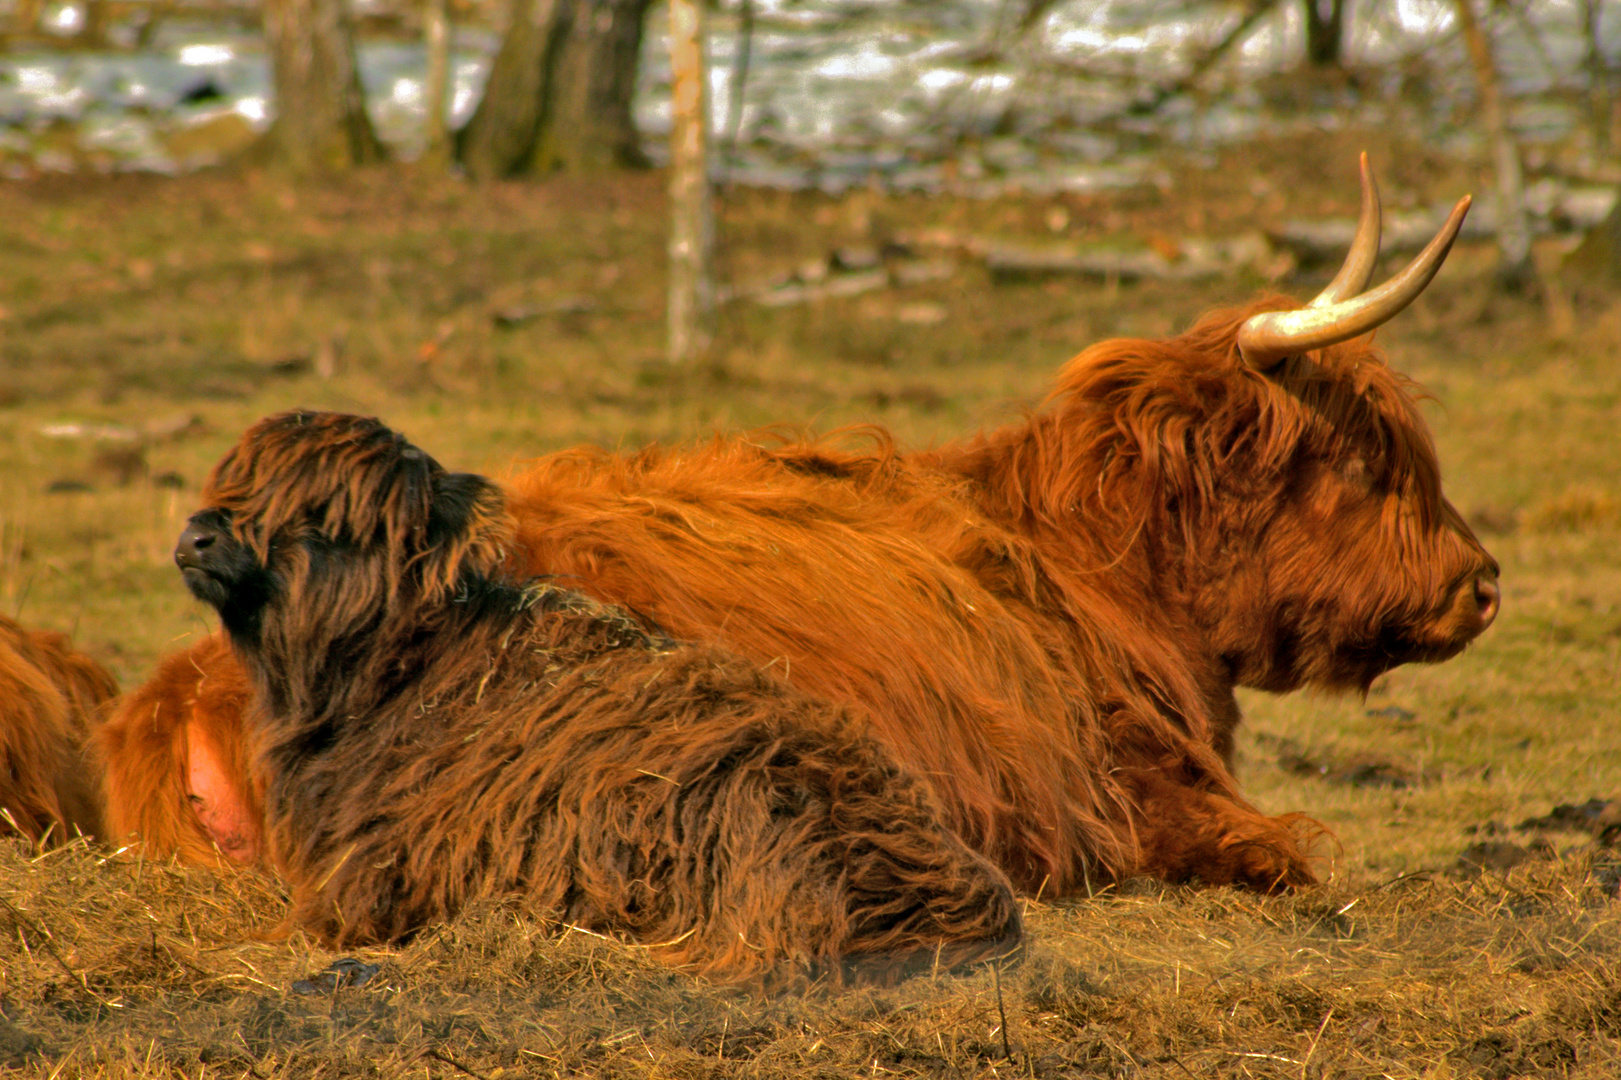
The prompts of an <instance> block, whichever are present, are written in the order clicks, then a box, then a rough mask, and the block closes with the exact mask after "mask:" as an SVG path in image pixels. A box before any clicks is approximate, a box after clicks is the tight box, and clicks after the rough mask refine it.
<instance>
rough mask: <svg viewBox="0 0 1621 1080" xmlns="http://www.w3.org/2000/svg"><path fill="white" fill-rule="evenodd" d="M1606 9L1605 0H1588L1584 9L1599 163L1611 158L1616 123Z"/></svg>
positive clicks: (1591, 110)
mask: <svg viewBox="0 0 1621 1080" xmlns="http://www.w3.org/2000/svg"><path fill="white" fill-rule="evenodd" d="M1603 7H1604V4H1603V0H1586V4H1585V5H1584V7H1583V9H1582V29H1583V31H1584V36H1585V37H1586V38H1587V55H1586V56H1585V57H1584V58H1583V65H1582V66H1584V67H1585V68H1587V104H1588V117H1589V121H1588V122H1589V123H1590V124H1591V125H1592V129H1593V157H1594V158H1596V159H1597V160H1599V161H1603V160H1604V159H1605V158H1607V157H1609V156H1610V143H1611V139H1610V124H1611V122H1612V120H1613V116H1612V114H1611V109H1612V107H1611V104H1610V65H1609V61H1607V60H1606V59H1605V58H1604V45H1603V41H1604V39H1603V38H1602V37H1600V35H1599V22H1600V20H1601V19H1602V18H1603Z"/></svg>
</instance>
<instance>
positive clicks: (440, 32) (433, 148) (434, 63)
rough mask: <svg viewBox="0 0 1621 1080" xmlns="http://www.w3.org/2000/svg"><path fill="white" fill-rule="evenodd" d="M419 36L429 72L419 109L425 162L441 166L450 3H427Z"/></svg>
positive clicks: (446, 146) (446, 133)
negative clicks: (424, 47)
mask: <svg viewBox="0 0 1621 1080" xmlns="http://www.w3.org/2000/svg"><path fill="white" fill-rule="evenodd" d="M422 36H423V39H424V42H423V43H424V45H425V46H426V51H427V54H428V70H427V73H426V74H425V75H424V76H423V79H422V106H423V112H424V117H425V123H426V132H425V134H426V136H427V138H426V140H425V143H424V146H423V148H422V160H423V161H424V162H427V163H430V164H434V165H438V166H444V165H447V164H449V163H450V123H449V111H450V103H449V101H448V100H446V97H447V94H448V92H449V89H450V3H449V0H427V3H426V6H425V8H424V10H423V13H422Z"/></svg>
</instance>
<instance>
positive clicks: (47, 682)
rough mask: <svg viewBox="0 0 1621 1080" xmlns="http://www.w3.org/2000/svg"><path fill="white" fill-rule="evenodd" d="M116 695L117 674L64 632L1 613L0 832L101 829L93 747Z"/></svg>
mask: <svg viewBox="0 0 1621 1080" xmlns="http://www.w3.org/2000/svg"><path fill="white" fill-rule="evenodd" d="M116 693H118V683H117V682H116V681H115V680H114V679H113V677H112V675H111V674H109V673H108V672H107V670H106V669H105V668H103V667H102V666H101V665H100V664H98V663H96V662H95V661H94V660H92V659H90V657H88V656H86V655H84V654H83V653H81V652H79V651H77V650H75V649H74V648H73V646H72V645H71V644H70V643H69V642H68V639H67V637H66V635H63V634H58V633H53V632H51V631H47V630H28V629H25V628H24V627H22V626H20V625H18V624H17V623H16V622H14V621H12V620H11V619H8V618H6V617H5V616H0V810H3V811H4V813H3V814H0V836H4V835H6V834H8V833H10V834H13V835H15V834H16V833H18V832H20V833H21V834H22V835H23V836H25V837H27V838H28V839H29V840H32V841H35V842H39V841H42V840H49V841H56V842H60V841H62V840H65V839H69V838H71V837H73V836H75V835H79V834H81V833H82V834H84V835H86V836H99V835H102V833H103V832H104V829H103V827H102V816H101V788H100V785H99V784H98V783H97V770H96V769H95V768H94V767H93V764H92V760H91V757H90V755H89V753H88V751H87V746H88V740H89V738H90V732H91V731H92V729H93V728H94V727H95V726H96V724H97V722H98V710H99V709H100V708H101V706H102V705H103V704H104V703H105V702H107V701H109V700H110V699H111V698H112V697H113V695H115V694H116ZM239 723H240V721H239ZM168 765H169V763H168V762H165V766H166V767H167V766H168ZM166 809H167V810H168V813H169V815H170V816H173V814H174V811H173V808H172V807H167V806H166Z"/></svg>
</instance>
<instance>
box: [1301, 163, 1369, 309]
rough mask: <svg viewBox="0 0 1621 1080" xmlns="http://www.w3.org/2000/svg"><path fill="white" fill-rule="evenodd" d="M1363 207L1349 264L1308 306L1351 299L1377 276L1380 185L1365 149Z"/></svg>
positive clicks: (1321, 305)
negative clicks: (1374, 272) (1377, 182)
mask: <svg viewBox="0 0 1621 1080" xmlns="http://www.w3.org/2000/svg"><path fill="white" fill-rule="evenodd" d="M1359 164H1360V165H1361V173H1362V208H1361V209H1360V210H1359V211H1358V212H1357V215H1356V235H1355V236H1353V237H1352V238H1351V250H1350V251H1349V252H1347V253H1346V256H1345V265H1343V266H1341V267H1340V272H1339V273H1337V274H1335V275H1334V280H1333V281H1330V282H1329V283H1328V287H1327V288H1325V289H1324V290H1323V291H1322V292H1320V293H1318V294H1317V296H1316V298H1315V299H1313V300H1312V302H1311V303H1309V304H1307V305H1306V306H1307V307H1314V308H1322V307H1328V306H1329V305H1331V304H1337V303H1339V302H1340V301H1341V300H1349V299H1351V297H1353V296H1355V295H1357V294H1358V293H1360V292H1361V291H1362V290H1363V289H1366V288H1367V287H1368V282H1369V281H1370V280H1372V278H1373V264H1374V263H1376V262H1378V261H1379V231H1380V230H1379V225H1380V222H1379V217H1380V214H1379V185H1378V184H1376V183H1375V182H1374V179H1373V170H1372V169H1371V168H1369V167H1368V152H1367V151H1366V150H1364V151H1362V160H1361V161H1360V163H1359Z"/></svg>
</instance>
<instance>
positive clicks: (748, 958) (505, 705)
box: [175, 412, 1022, 981]
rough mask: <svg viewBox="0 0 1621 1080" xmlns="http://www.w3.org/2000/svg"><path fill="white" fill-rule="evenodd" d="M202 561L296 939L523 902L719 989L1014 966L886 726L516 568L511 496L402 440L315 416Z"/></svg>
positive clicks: (198, 546)
mask: <svg viewBox="0 0 1621 1080" xmlns="http://www.w3.org/2000/svg"><path fill="white" fill-rule="evenodd" d="M203 501H204V509H203V510H202V511H200V512H199V513H197V514H195V515H193V517H192V519H191V522H190V524H189V525H188V526H187V528H186V530H185V532H183V533H182V534H181V537H180V541H179V544H178V545H177V547H176V549H175V561H176V562H177V563H178V564H179V566H180V568H181V570H182V572H183V574H184V576H185V581H186V584H187V586H188V587H189V588H190V589H191V590H192V592H193V593H195V594H196V595H197V596H198V597H199V598H201V599H203V600H205V601H207V602H208V603H210V604H212V605H213V606H214V608H215V609H216V610H217V611H218V612H219V614H220V620H221V622H222V623H223V624H224V626H225V629H226V633H227V636H228V637H229V639H230V643H231V648H232V650H233V652H234V654H235V655H236V656H237V657H238V658H239V659H240V660H241V661H242V663H243V666H244V667H245V668H246V669H247V671H248V673H249V676H250V682H251V684H252V687H253V701H252V704H251V705H250V706H249V708H248V710H247V713H246V717H247V719H246V728H247V731H248V736H249V737H248V742H249V744H250V745H251V746H252V748H253V752H252V762H251V769H252V772H253V774H254V776H255V778H256V780H257V781H258V782H259V783H260V784H261V785H262V788H261V789H260V790H262V791H263V807H264V816H263V820H264V824H265V831H264V836H265V841H266V851H267V855H268V858H269V862H270V864H271V865H272V866H273V867H274V868H275V870H276V871H277V872H278V873H280V874H281V875H282V877H283V878H284V879H285V880H286V881H287V883H288V886H289V887H290V889H291V891H292V898H293V918H294V919H295V920H296V921H298V922H299V923H300V924H302V925H304V926H306V927H307V928H309V929H310V930H311V931H313V932H314V933H316V934H318V935H319V936H320V937H321V938H322V939H323V940H324V941H327V942H329V943H331V944H333V945H343V944H357V943H371V942H378V941H397V940H400V939H402V938H406V937H409V936H410V935H411V934H412V933H414V932H415V931H417V930H418V929H420V928H422V927H423V926H425V925H428V924H430V923H433V922H438V921H441V920H443V919H446V918H449V917H450V916H452V915H454V914H455V913H456V912H457V911H458V910H460V909H461V908H462V906H463V905H465V904H466V903H467V902H469V901H470V900H473V899H475V898H480V897H491V896H504V895H515V896H517V897H519V898H521V899H522V900H525V901H527V902H529V903H531V904H533V905H535V906H536V907H537V908H538V909H539V910H540V911H542V912H544V913H545V914H548V915H551V916H554V917H556V918H558V919H560V920H561V921H562V922H564V923H567V924H570V925H580V926H584V927H586V928H587V929H591V930H596V931H613V932H617V933H621V934H625V935H627V936H629V937H631V938H632V939H633V940H636V941H638V942H641V943H643V944H646V945H650V946H653V947H654V949H655V955H658V956H661V957H664V958H667V959H669V960H671V961H672V962H674V963H677V964H679V965H681V966H683V967H687V968H690V969H692V970H695V971H698V972H702V973H705V974H708V975H711V976H713V977H716V978H719V979H724V980H727V981H732V980H750V979H755V978H765V979H767V980H770V981H776V980H778V979H780V978H783V977H788V978H792V977H794V976H796V975H798V976H803V977H806V978H815V977H819V976H822V975H833V976H835V977H837V976H839V975H840V974H856V975H859V976H874V977H879V978H883V977H890V976H895V975H900V974H904V973H905V972H906V971H908V970H912V969H916V968H919V967H923V968H927V967H928V966H930V965H938V966H941V967H944V968H948V969H949V968H952V967H955V966H958V965H960V964H965V963H971V962H974V961H978V960H983V959H988V958H992V957H995V956H999V955H1002V954H1004V953H1006V952H1008V951H1009V950H1011V949H1014V948H1016V947H1017V945H1018V943H1019V940H1020V937H1021V933H1022V930H1021V920H1020V914H1019V906H1018V904H1017V903H1016V901H1015V899H1014V896H1013V890H1012V887H1011V886H1010V885H1009V883H1008V881H1007V878H1006V877H1005V876H1004V875H1003V874H1002V873H1001V871H999V870H998V869H997V868H996V867H995V866H994V865H993V864H992V863H991V862H990V861H989V860H987V859H986V858H985V857H984V856H982V855H980V854H978V853H976V852H974V851H973V850H972V849H970V848H969V847H968V846H967V845H966V844H964V843H963V842H962V840H961V839H960V838H959V837H958V836H956V834H955V833H954V832H953V831H952V829H951V827H950V825H949V824H948V823H946V822H945V821H944V819H943V817H942V815H941V813H940V811H939V808H938V806H937V805H936V804H935V802H934V800H933V799H932V798H931V796H930V793H929V789H928V787H927V785H924V784H923V783H921V782H919V780H918V779H917V778H916V777H914V776H912V775H910V774H908V773H907V772H906V771H905V770H904V769H902V768H899V767H897V765H896V763H895V762H894V760H893V758H892V757H891V756H890V755H889V754H888V753H887V752H886V751H885V749H884V748H883V747H881V746H880V745H878V744H877V743H875V742H874V741H873V740H872V739H870V738H868V737H867V736H866V733H865V730H864V729H865V725H863V724H860V723H857V722H855V721H854V720H853V718H851V717H850V716H849V715H848V714H846V713H844V712H843V711H841V710H839V709H836V708H834V707H832V706H829V705H826V704H824V703H821V702H817V701H814V700H812V699H811V698H808V697H806V696H805V695H804V694H802V693H800V692H799V691H796V690H794V689H793V688H791V687H789V686H788V685H787V684H786V683H783V682H782V681H781V680H778V679H774V678H772V677H771V676H770V674H769V673H768V672H762V671H761V670H760V669H759V668H758V667H757V666H756V665H754V664H751V663H748V662H746V661H742V660H739V659H737V658H736V657H733V656H730V655H727V654H725V653H724V652H722V651H721V650H718V649H715V648H714V647H712V646H708V645H682V644H678V643H676V642H672V641H671V640H670V639H668V638H665V637H663V636H662V635H657V634H652V633H649V632H648V631H647V630H646V629H645V628H644V627H643V626H641V625H640V624H639V623H637V622H636V621H635V620H633V619H632V618H631V617H630V616H629V615H627V614H626V613H624V612H622V611H620V610H617V609H615V608H611V607H607V606H605V605H602V604H600V603H597V602H596V601H593V600H590V599H588V598H587V597H584V596H582V595H580V594H579V593H575V592H571V591H568V590H566V589H562V588H559V587H558V586H556V585H554V584H551V583H549V582H545V581H540V580H535V579H528V580H525V579H522V578H519V577H515V576H513V575H512V574H511V572H510V570H509V569H507V568H505V567H503V565H502V560H501V552H502V551H503V549H504V548H505V547H506V546H507V545H508V544H509V543H510V537H511V528H512V522H511V519H510V518H509V517H508V516H507V514H506V512H505V510H504V507H503V504H502V503H503V500H502V494H501V491H500V489H499V488H497V487H496V486H495V485H494V484H492V483H490V482H489V481H488V480H485V479H484V478H483V477H480V476H472V475H470V474H466V473H448V472H446V471H445V470H444V469H442V468H440V467H439V465H438V464H437V463H436V462H435V461H434V460H433V459H432V458H430V457H428V456H427V455H426V454H424V453H423V452H422V451H421V450H419V449H417V448H416V447H414V446H412V445H411V444H410V443H408V442H406V441H405V440H404V439H403V438H401V437H400V436H398V435H396V434H395V433H394V432H392V431H390V430H389V429H388V428H386V427H384V426H383V425H382V424H380V423H378V422H377V421H375V420H368V419H363V418H361V417H354V416H344V415H339V414H333V413H307V412H298V413H288V414H284V415H282V416H276V417H271V418H270V419H268V420H263V421H261V422H259V423H258V424H256V425H255V426H254V427H253V428H251V429H249V431H248V432H247V433H246V434H245V435H244V436H243V437H242V440H241V441H240V442H239V443H238V444H237V446H236V447H234V448H233V449H232V450H231V451H229V452H228V453H227V454H226V455H225V457H224V458H223V459H222V460H221V461H220V463H219V465H217V466H216V467H215V469H214V472H213V473H212V475H211V476H210V477H209V480H208V483H207V484H206V485H205V487H204V490H203Z"/></svg>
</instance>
